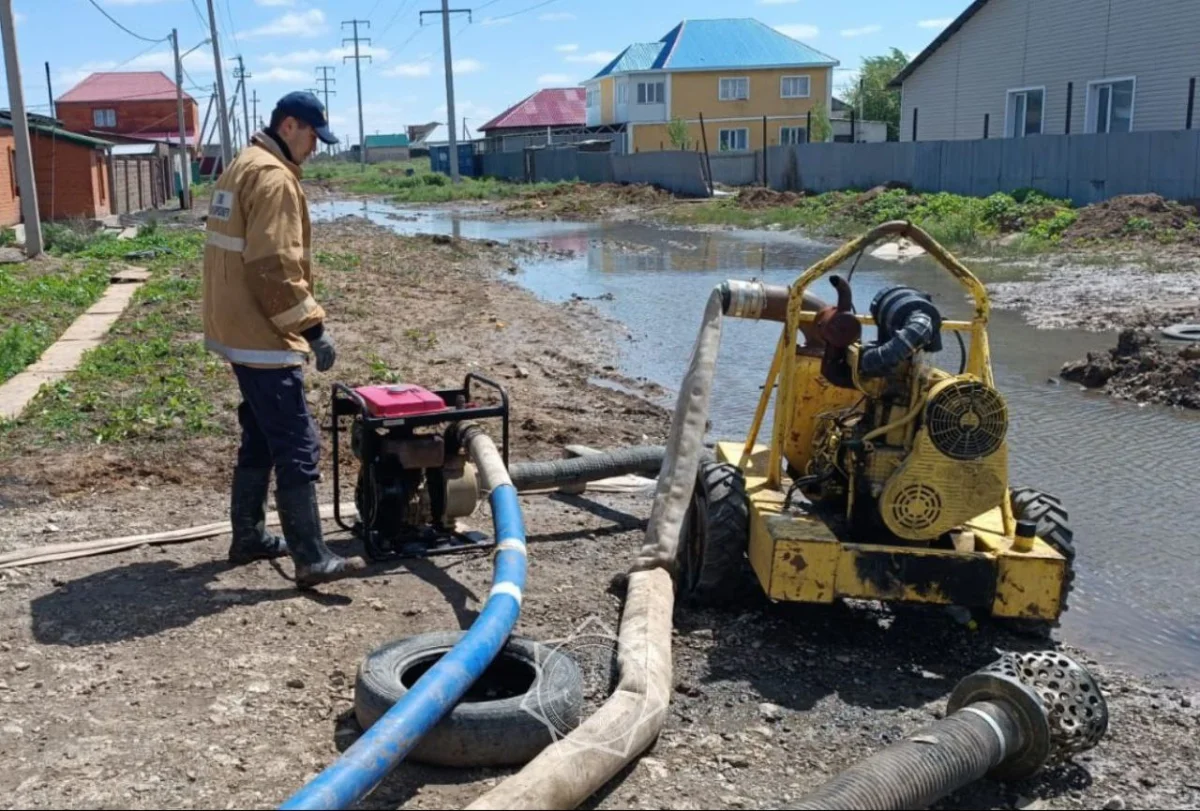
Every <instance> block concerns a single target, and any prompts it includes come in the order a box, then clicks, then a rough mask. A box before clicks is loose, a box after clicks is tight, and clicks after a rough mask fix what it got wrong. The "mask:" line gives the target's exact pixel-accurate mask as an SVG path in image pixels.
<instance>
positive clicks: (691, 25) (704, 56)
mask: <svg viewBox="0 0 1200 811" xmlns="http://www.w3.org/2000/svg"><path fill="white" fill-rule="evenodd" d="M837 64H838V60H836V59H834V58H833V57H832V56H829V55H828V54H824V53H821V52H820V51H818V50H816V49H815V48H810V47H809V46H807V45H805V44H804V43H802V42H800V41H798V40H795V39H792V38H791V37H789V36H787V35H786V34H782V33H780V32H779V31H776V30H775V29H774V28H771V27H770V26H768V25H766V24H764V23H761V22H759V21H758V20H755V19H753V18H739V19H723V20H684V21H683V22H681V23H679V25H677V26H675V27H674V28H672V29H671V30H670V31H669V32H667V34H666V35H665V36H664V37H663V38H662V39H660V40H659V41H658V42H654V43H636V44H634V45H630V46H629V47H628V48H626V49H625V50H624V51H623V52H622V53H621V55H620V56H618V57H617V58H616V59H614V60H613V61H612V62H611V63H609V64H608V65H606V66H605V68H604V69H603V70H602V71H600V72H599V73H597V74H596V75H595V76H593V77H592V78H593V79H599V78H602V77H604V76H608V75H610V74H613V73H628V72H633V71H644V70H718V69H723V68H768V67H778V66H783V65H789V66H792V65H794V66H797V67H801V66H803V67H833V66H835V65H837Z"/></svg>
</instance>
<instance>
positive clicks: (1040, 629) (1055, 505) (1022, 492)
mask: <svg viewBox="0 0 1200 811" xmlns="http://www.w3.org/2000/svg"><path fill="white" fill-rule="evenodd" d="M1011 500H1012V509H1013V516H1014V517H1015V518H1016V519H1017V520H1018V521H1036V522H1037V535H1038V537H1039V538H1041V539H1042V540H1043V541H1045V542H1046V543H1047V544H1049V545H1050V546H1051V547H1053V549H1054V550H1055V551H1056V552H1058V553H1059V554H1060V555H1062V556H1063V557H1064V558H1066V559H1067V571H1066V577H1065V578H1064V579H1063V588H1062V603H1061V604H1062V610H1061V611H1060V612H1059V619H1056V620H1054V621H1052V622H1042V621H1039V620H1016V621H1013V622H1012V623H1011V624H1010V627H1011V628H1012V630H1014V631H1017V632H1018V633H1022V634H1024V635H1029V636H1036V637H1040V638H1049V636H1050V634H1051V632H1052V631H1053V630H1054V629H1055V628H1057V627H1058V626H1059V624H1060V620H1061V617H1062V615H1063V614H1065V613H1066V612H1067V611H1068V610H1069V608H1070V606H1069V605H1068V602H1067V601H1068V599H1069V598H1070V595H1071V592H1072V591H1073V590H1074V588H1075V533H1074V532H1073V531H1072V530H1071V524H1070V522H1069V516H1068V514H1067V510H1066V507H1064V506H1063V503H1062V499H1060V498H1058V497H1057V496H1052V495H1050V494H1049V493H1043V492H1041V491H1040V490H1035V489H1033V488H1032V487H1020V488H1017V489H1015V490H1013V491H1012V499H1011Z"/></svg>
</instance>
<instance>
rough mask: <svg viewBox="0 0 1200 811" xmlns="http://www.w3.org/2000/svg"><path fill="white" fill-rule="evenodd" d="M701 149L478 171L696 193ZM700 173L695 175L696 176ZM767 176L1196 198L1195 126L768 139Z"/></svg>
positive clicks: (755, 163) (729, 165)
mask: <svg viewBox="0 0 1200 811" xmlns="http://www.w3.org/2000/svg"><path fill="white" fill-rule="evenodd" d="M707 163H708V164H709V165H711V167H712V179H713V181H714V182H715V183H722V184H725V185H730V186H747V185H752V184H755V183H758V182H761V178H762V175H763V166H762V163H763V155H762V153H761V152H748V153H741V154H734V155H711V156H709V160H708V162H707ZM704 166H705V162H704V158H703V155H702V154H701V153H698V152H678V151H663V152H641V153H638V154H634V155H613V154H609V153H603V152H580V151H578V150H576V149H574V148H570V147H563V148H555V149H529V150H525V151H524V152H512V153H492V154H487V155H484V156H483V172H484V174H489V175H494V176H496V177H502V178H506V179H509V180H517V181H539V182H540V181H550V182H554V181H561V180H582V181H586V182H591V183H603V182H610V181H615V182H617V183H650V184H653V185H656V186H659V187H661V188H664V189H669V190H671V191H676V192H677V193H680V194H688V195H698V196H703V195H706V194H707V189H706V188H704V171H705V169H704ZM697 172H698V173H699V175H698V178H699V179H697ZM766 175H767V178H768V180H769V182H770V186H771V188H774V189H777V190H780V191H786V190H790V191H800V190H804V191H809V192H818V193H820V192H827V191H837V190H841V189H869V188H871V187H873V186H879V185H883V184H885V183H901V184H906V185H909V186H911V187H912V188H914V189H916V190H918V191H925V192H937V191H946V192H952V193H954V194H963V195H973V196H977V197H986V196H988V195H990V194H993V193H995V192H998V191H1005V192H1012V191H1016V190H1017V189H1024V188H1032V189H1037V190H1039V191H1042V192H1044V193H1046V194H1049V195H1051V196H1053V197H1059V198H1069V199H1070V200H1072V201H1073V202H1074V203H1075V204H1076V205H1080V206H1083V205H1088V204H1091V203H1096V202H1100V201H1101V200H1106V199H1108V198H1110V197H1115V196H1117V195H1123V194H1147V193H1157V194H1161V195H1162V196H1163V197H1166V198H1168V199H1174V200H1196V199H1200V131H1179V132H1134V133H1117V134H1110V135H1044V136H1037V137H1030V138H1003V139H989V140H979V141H920V142H916V143H913V142H905V143H896V142H890V143H875V144H843V143H823V144H797V145H795V146H779V147H770V148H769V149H768V150H767V154H766Z"/></svg>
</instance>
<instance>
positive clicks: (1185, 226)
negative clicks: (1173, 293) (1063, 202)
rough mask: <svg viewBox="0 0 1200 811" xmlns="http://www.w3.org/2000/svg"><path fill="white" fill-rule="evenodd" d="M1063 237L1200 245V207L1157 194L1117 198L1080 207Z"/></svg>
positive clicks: (1076, 240) (1073, 240)
mask: <svg viewBox="0 0 1200 811" xmlns="http://www.w3.org/2000/svg"><path fill="white" fill-rule="evenodd" d="M1064 236H1065V238H1066V239H1067V241H1070V242H1081V241H1087V240H1096V239H1123V240H1132V241H1150V240H1153V241H1159V242H1175V241H1187V242H1193V243H1196V244H1200V210H1197V207H1196V206H1195V205H1187V204H1183V203H1177V202H1175V201H1173V200H1167V199H1165V198H1163V197H1160V196H1159V195H1157V194H1131V195H1126V196H1123V197H1114V198H1112V199H1111V200H1106V201H1104V202H1103V203H1096V204H1095V205H1090V206H1087V207H1085V208H1082V209H1080V210H1079V218H1078V219H1077V220H1076V221H1075V223H1074V225H1072V226H1071V227H1070V228H1068V229H1067V230H1066V233H1065V234H1064Z"/></svg>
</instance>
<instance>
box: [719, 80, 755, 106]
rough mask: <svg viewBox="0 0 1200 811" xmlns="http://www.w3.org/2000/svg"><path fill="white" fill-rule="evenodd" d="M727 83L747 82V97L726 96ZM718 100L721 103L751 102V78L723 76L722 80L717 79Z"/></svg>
mask: <svg viewBox="0 0 1200 811" xmlns="http://www.w3.org/2000/svg"><path fill="white" fill-rule="evenodd" d="M726 82H745V83H746V95H745V96H737V95H733V96H726V95H725V83H726ZM735 92H736V91H735ZM717 99H718V100H719V101H749V100H750V77H749V76H722V77H721V78H719V79H717Z"/></svg>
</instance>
